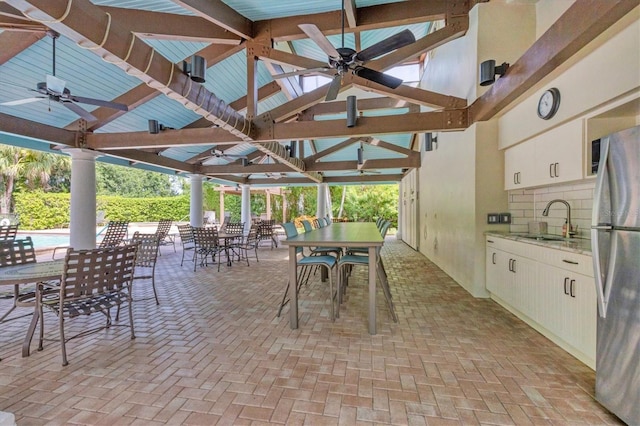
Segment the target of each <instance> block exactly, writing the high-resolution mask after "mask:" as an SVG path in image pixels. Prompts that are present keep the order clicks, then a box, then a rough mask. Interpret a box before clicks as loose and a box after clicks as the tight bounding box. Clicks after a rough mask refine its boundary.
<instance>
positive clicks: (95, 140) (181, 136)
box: [86, 127, 243, 151]
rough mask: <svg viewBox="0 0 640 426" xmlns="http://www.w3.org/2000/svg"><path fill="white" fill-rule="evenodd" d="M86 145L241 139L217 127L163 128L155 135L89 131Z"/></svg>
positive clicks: (184, 143) (109, 146)
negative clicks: (163, 129) (162, 130)
mask: <svg viewBox="0 0 640 426" xmlns="http://www.w3.org/2000/svg"><path fill="white" fill-rule="evenodd" d="M86 140H87V147H89V148H92V149H96V150H102V151H107V150H112V149H127V148H136V149H139V148H171V147H175V146H188V145H212V144H218V145H220V144H223V143H227V144H236V143H238V142H242V141H243V140H242V139H240V138H238V137H236V136H233V135H231V134H229V133H228V132H226V131H225V130H223V129H221V128H219V127H209V128H200V129H184V130H165V131H164V132H160V133H158V134H157V135H152V134H150V133H149V132H127V133H89V134H87V136H86Z"/></svg>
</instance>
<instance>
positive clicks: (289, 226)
mask: <svg viewBox="0 0 640 426" xmlns="http://www.w3.org/2000/svg"><path fill="white" fill-rule="evenodd" d="M282 228H283V229H284V233H285V235H286V236H287V238H292V237H295V236H296V235H298V229H297V228H296V225H295V224H294V223H293V222H285V223H283V224H282Z"/></svg>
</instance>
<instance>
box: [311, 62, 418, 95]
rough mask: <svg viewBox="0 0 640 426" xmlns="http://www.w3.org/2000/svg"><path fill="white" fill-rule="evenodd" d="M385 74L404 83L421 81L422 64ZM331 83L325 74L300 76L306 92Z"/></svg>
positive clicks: (400, 66) (406, 66) (403, 66)
mask: <svg viewBox="0 0 640 426" xmlns="http://www.w3.org/2000/svg"><path fill="white" fill-rule="evenodd" d="M384 73H385V74H388V75H392V76H394V77H397V78H400V79H402V81H403V82H404V83H415V82H418V81H420V64H419V63H414V64H405V65H399V66H397V67H393V68H391V69H389V70H387V71H385V72H384ZM329 83H331V78H330V77H326V76H324V75H303V76H300V85H301V86H302V90H303V91H304V93H309V92H311V91H313V90H315V89H317V88H318V87H320V86H324V85H325V84H329Z"/></svg>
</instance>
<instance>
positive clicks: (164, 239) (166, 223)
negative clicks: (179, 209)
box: [156, 219, 176, 253]
mask: <svg viewBox="0 0 640 426" xmlns="http://www.w3.org/2000/svg"><path fill="white" fill-rule="evenodd" d="M172 223H173V221H172V220H171V219H160V221H159V222H158V227H157V228H156V235H157V236H158V241H159V243H160V245H161V246H165V245H166V246H168V245H169V244H171V245H172V246H173V252H174V253H175V252H176V240H175V238H174V237H173V235H171V234H169V231H170V230H171V224H172Z"/></svg>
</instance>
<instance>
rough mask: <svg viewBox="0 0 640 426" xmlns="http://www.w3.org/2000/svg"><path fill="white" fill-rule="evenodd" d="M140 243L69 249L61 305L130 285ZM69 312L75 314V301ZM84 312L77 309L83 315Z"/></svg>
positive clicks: (61, 287)
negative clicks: (90, 248)
mask: <svg viewBox="0 0 640 426" xmlns="http://www.w3.org/2000/svg"><path fill="white" fill-rule="evenodd" d="M137 250H138V247H137V246H135V245H133V244H127V245H124V246H118V247H107V248H97V249H92V250H74V249H71V248H69V249H67V253H66V256H65V258H64V269H63V272H62V281H61V282H60V305H61V306H62V305H63V304H64V302H65V301H67V302H68V301H70V300H81V299H89V298H92V297H96V296H99V295H102V294H109V293H117V292H119V291H121V290H123V289H125V288H126V289H129V288H130V287H131V282H132V280H133V272H134V269H135V263H136V253H137ZM69 310H70V312H69V314H68V316H75V315H74V312H71V311H72V310H73V305H71V306H70V307H69ZM81 313H84V312H80V313H76V315H80V314H81Z"/></svg>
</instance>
